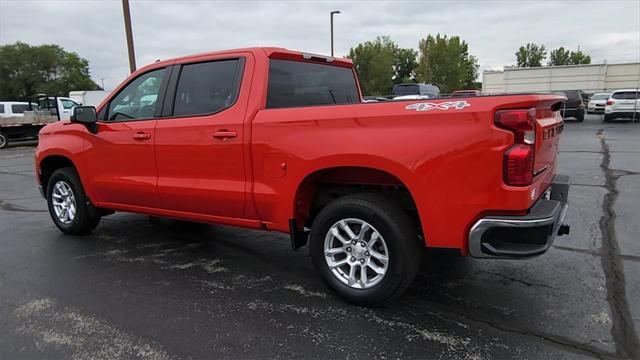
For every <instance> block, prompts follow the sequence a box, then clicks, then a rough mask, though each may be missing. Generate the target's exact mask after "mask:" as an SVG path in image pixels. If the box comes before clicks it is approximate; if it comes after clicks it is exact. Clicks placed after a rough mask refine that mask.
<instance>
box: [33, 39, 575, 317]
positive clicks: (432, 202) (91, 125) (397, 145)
mask: <svg viewBox="0 0 640 360" xmlns="http://www.w3.org/2000/svg"><path fill="white" fill-rule="evenodd" d="M361 99H362V94H361V91H360V89H359V86H358V79H357V76H356V74H355V71H354V68H353V64H352V63H351V61H350V60H347V59H339V58H330V57H324V56H319V55H312V54H306V53H301V52H296V51H290V50H286V49H281V48H247V49H239V50H229V51H220V52H214V53H206V54H200V55H194V56H188V57H181V58H177V59H171V60H166V61H160V62H156V63H153V64H151V65H148V66H146V67H144V68H141V69H139V70H137V71H136V72H135V73H133V74H131V76H130V77H129V78H128V79H127V80H126V81H125V82H124V83H123V84H122V85H120V86H119V87H118V88H116V89H115V90H114V91H113V92H112V93H111V94H110V95H109V96H108V97H107V98H106V99H105V100H104V101H103V102H102V103H101V104H100V105H99V106H98V108H97V110H96V109H95V108H93V107H76V108H75V109H74V114H73V116H72V118H71V121H61V122H58V123H55V124H51V125H48V126H46V127H45V128H44V129H43V130H42V131H41V133H40V143H39V145H38V148H37V151H36V173H37V178H38V182H39V184H40V186H41V189H42V193H43V195H44V197H45V198H46V200H47V203H48V207H49V212H50V214H51V218H52V219H53V222H54V223H55V225H56V226H57V227H58V228H59V229H60V230H61V231H62V232H64V233H67V234H73V235H82V234H87V233H89V232H90V231H92V230H93V229H94V228H95V227H96V226H97V225H98V223H99V222H100V218H101V216H103V215H104V214H107V213H109V212H111V211H114V210H115V211H128V212H137V213H145V214H152V215H155V216H166V217H171V218H177V219H186V220H191V221H200V222H209V223H220V224H228V225H236V226H242V227H247V228H254V229H263V230H272V231H280V232H284V233H289V234H290V235H291V243H292V247H293V248H298V247H301V246H304V245H305V244H307V242H308V243H309V248H310V253H311V258H312V261H313V264H314V266H315V267H316V269H317V270H318V272H319V273H320V275H321V276H322V278H323V279H324V280H325V282H326V283H327V284H328V285H329V286H330V287H332V288H333V289H334V290H335V291H336V292H337V293H338V294H339V295H340V296H342V297H343V298H344V299H346V300H347V301H350V302H353V303H357V304H362V305H367V306H376V305H381V304H384V303H386V302H388V301H389V300H391V299H393V298H394V297H397V296H398V295H400V294H401V293H402V292H403V291H404V290H405V289H406V288H407V287H408V286H409V285H410V284H411V282H412V281H413V279H414V277H415V275H416V272H417V270H418V266H419V262H420V254H421V249H423V248H425V247H430V248H444V249H449V250H453V251H456V252H457V253H459V254H460V255H471V256H474V257H479V258H496V259H497V258H508V259H525V258H529V257H533V256H537V255H540V254H542V253H544V252H545V251H546V250H547V249H548V248H549V246H550V245H551V242H552V241H553V239H554V237H555V236H556V235H557V234H562V233H565V232H566V231H567V230H568V227H567V226H564V225H562V220H563V217H564V214H565V211H566V208H567V195H568V188H569V184H568V178H567V177H566V176H561V175H556V161H557V153H558V139H559V136H560V134H561V132H562V129H563V121H562V118H561V116H560V114H559V110H560V108H561V106H562V102H563V101H564V100H565V98H564V97H562V96H557V95H544V94H542V95H541V94H518V95H503V96H474V97H470V98H463V97H457V98H448V99H444V98H443V99H429V100H411V101H389V102H373V103H363V102H362V100H361Z"/></svg>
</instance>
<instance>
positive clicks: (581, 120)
mask: <svg viewBox="0 0 640 360" xmlns="http://www.w3.org/2000/svg"><path fill="white" fill-rule="evenodd" d="M576 120H578V122H583V121H584V112H579V113H578V114H577V115H576Z"/></svg>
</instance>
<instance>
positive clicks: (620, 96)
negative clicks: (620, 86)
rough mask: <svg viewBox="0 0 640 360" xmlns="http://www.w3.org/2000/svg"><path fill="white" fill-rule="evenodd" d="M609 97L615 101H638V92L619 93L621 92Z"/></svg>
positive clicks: (639, 95)
mask: <svg viewBox="0 0 640 360" xmlns="http://www.w3.org/2000/svg"><path fill="white" fill-rule="evenodd" d="M611 97H612V98H614V99H617V100H635V99H640V91H639V92H635V91H621V92H617V93H613V95H612V96H611Z"/></svg>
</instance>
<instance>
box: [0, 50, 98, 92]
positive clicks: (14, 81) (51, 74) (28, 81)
mask: <svg viewBox="0 0 640 360" xmlns="http://www.w3.org/2000/svg"><path fill="white" fill-rule="evenodd" d="M99 89H100V87H99V86H98V85H97V84H96V83H95V82H93V80H91V77H90V76H89V61H87V60H86V59H83V58H81V57H79V56H78V54H76V53H73V52H66V51H64V50H63V49H62V48H61V47H60V46H58V45H40V46H31V45H28V44H25V43H22V42H17V43H15V44H10V45H3V46H0V100H27V99H31V98H33V97H34V96H36V95H37V94H40V93H44V94H49V95H57V96H67V95H68V94H69V91H73V90H99Z"/></svg>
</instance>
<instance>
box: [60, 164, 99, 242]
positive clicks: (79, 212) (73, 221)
mask: <svg viewBox="0 0 640 360" xmlns="http://www.w3.org/2000/svg"><path fill="white" fill-rule="evenodd" d="M47 205H48V207H49V214H50V215H51V219H52V220H53V222H54V224H55V225H56V226H57V227H58V229H60V231H62V232H63V233H65V234H70V235H84V234H88V233H90V232H91V230H93V229H95V228H96V226H98V223H99V222H100V213H99V211H98V210H97V209H96V208H94V207H93V206H92V205H91V204H90V203H89V199H88V198H87V196H86V194H85V192H84V189H83V188H82V184H81V183H80V178H79V177H78V174H77V173H76V171H75V169H73V168H70V167H67V168H62V169H58V170H56V171H54V173H53V174H52V175H51V177H50V178H49V183H48V185H47Z"/></svg>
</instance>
